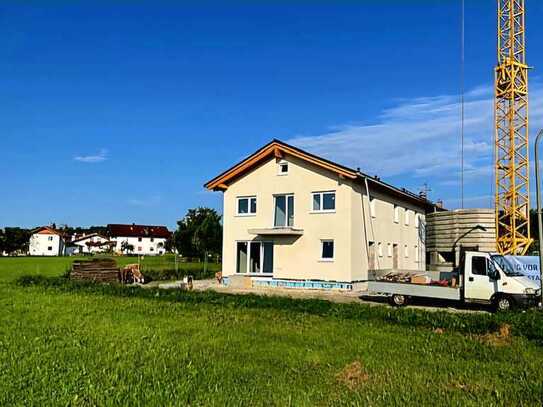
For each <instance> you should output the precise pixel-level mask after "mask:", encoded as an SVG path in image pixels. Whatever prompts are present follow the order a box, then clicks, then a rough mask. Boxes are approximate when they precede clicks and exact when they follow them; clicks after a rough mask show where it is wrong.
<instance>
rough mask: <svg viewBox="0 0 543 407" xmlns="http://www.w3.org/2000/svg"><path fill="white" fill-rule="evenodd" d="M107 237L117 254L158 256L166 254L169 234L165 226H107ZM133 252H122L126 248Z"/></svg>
mask: <svg viewBox="0 0 543 407" xmlns="http://www.w3.org/2000/svg"><path fill="white" fill-rule="evenodd" d="M107 230H108V236H109V238H110V239H111V240H112V241H114V242H115V248H114V250H115V251H116V252H118V253H125V254H138V255H160V254H164V253H166V241H167V240H168V239H169V238H170V236H171V233H170V231H169V230H168V228H166V227H165V226H146V225H136V224H132V225H107ZM127 245H128V246H131V247H133V248H134V250H133V251H128V253H127V251H126V250H123V249H124V248H125V247H126V246H127Z"/></svg>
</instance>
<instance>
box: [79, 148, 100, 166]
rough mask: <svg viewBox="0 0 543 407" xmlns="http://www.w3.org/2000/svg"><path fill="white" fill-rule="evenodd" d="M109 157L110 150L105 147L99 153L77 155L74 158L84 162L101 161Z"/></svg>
mask: <svg viewBox="0 0 543 407" xmlns="http://www.w3.org/2000/svg"><path fill="white" fill-rule="evenodd" d="M107 158H108V151H107V150H106V149H105V148H103V149H101V150H100V151H99V152H98V153H97V154H94V155H78V156H75V157H74V160H75V161H79V162H82V163H99V162H102V161H105V160H107Z"/></svg>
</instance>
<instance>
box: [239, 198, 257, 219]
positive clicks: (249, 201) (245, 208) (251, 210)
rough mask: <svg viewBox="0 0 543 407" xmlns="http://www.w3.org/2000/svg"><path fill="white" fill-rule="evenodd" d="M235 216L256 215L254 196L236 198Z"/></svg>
mask: <svg viewBox="0 0 543 407" xmlns="http://www.w3.org/2000/svg"><path fill="white" fill-rule="evenodd" d="M237 214H238V215H239V216H250V215H255V214H256V196H247V197H241V198H238V208H237Z"/></svg>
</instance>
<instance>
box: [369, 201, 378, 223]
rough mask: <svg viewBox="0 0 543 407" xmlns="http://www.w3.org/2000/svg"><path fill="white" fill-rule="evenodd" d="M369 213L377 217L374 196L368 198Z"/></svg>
mask: <svg viewBox="0 0 543 407" xmlns="http://www.w3.org/2000/svg"><path fill="white" fill-rule="evenodd" d="M370 214H371V217H372V218H376V217H377V208H376V204H375V198H370Z"/></svg>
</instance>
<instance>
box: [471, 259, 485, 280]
mask: <svg viewBox="0 0 543 407" xmlns="http://www.w3.org/2000/svg"><path fill="white" fill-rule="evenodd" d="M471 273H472V274H475V275H478V276H486V257H482V256H475V257H473V258H472V259H471Z"/></svg>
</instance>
